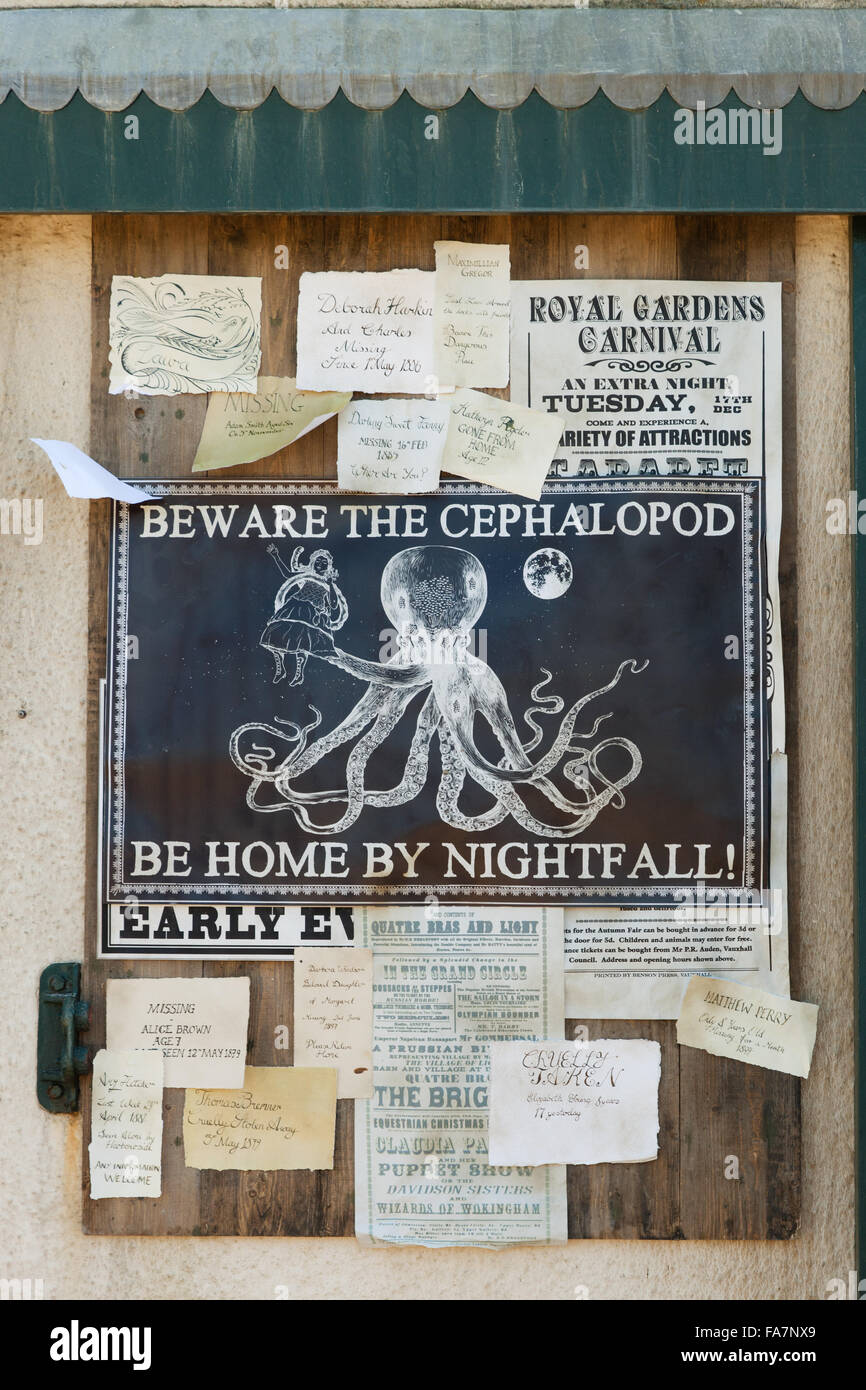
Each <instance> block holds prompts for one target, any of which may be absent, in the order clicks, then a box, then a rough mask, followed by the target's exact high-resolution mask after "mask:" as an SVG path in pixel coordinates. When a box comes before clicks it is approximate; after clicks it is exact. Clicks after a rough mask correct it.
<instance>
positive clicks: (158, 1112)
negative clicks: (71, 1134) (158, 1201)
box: [88, 1048, 162, 1200]
mask: <svg viewBox="0 0 866 1390" xmlns="http://www.w3.org/2000/svg"><path fill="white" fill-rule="evenodd" d="M90 1113H91V1129H90V1144H89V1145H88V1152H89V1155H90V1195H91V1197H93V1198H94V1200H95V1199H97V1198H100V1197H158V1196H159V1195H160V1191H161V1189H162V1053H161V1052H128V1051H121V1052H112V1051H109V1050H108V1049H106V1048H103V1049H102V1051H101V1052H97V1054H96V1056H95V1058H94V1060H93V1092H92V1103H91V1111H90Z"/></svg>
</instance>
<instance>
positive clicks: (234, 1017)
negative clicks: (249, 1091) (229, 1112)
mask: <svg viewBox="0 0 866 1390" xmlns="http://www.w3.org/2000/svg"><path fill="white" fill-rule="evenodd" d="M105 1007H106V1034H107V1038H108V1046H109V1047H110V1048H133V1047H141V1048H150V1047H158V1048H159V1049H160V1051H161V1052H162V1054H163V1056H164V1058H165V1085H166V1086H226V1087H231V1086H242V1085H243V1082H244V1066H245V1063H246V1055H247V1027H248V1024H249V1015H250V981H249V976H248V975H241V976H238V977H230V978H227V979H216V980H205V979H202V978H201V977H199V978H197V979H195V978H192V979H188V978H186V977H184V978H178V979H171V980H109V981H108V985H107V988H106V1005H105Z"/></svg>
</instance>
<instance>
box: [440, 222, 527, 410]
mask: <svg viewBox="0 0 866 1390" xmlns="http://www.w3.org/2000/svg"><path fill="white" fill-rule="evenodd" d="M433 249H434V251H435V252H436V299H435V311H434V315H433V324H434V334H435V351H436V373H437V375H438V376H439V378H440V380H442V381H450V382H451V383H452V384H453V385H454V386H487V387H501V386H507V385H508V357H509V351H510V342H509V337H510V326H511V278H510V277H511V268H510V254H509V248H508V246H484V245H475V244H474V243H472V242H466V241H437V242H434V247H433Z"/></svg>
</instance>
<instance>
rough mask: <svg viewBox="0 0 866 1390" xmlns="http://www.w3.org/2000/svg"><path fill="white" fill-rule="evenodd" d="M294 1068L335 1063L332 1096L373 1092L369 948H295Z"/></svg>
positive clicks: (360, 1096)
mask: <svg viewBox="0 0 866 1390" xmlns="http://www.w3.org/2000/svg"><path fill="white" fill-rule="evenodd" d="M294 972H295V1020H294V1028H295V1035H294V1052H293V1054H292V1057H293V1061H294V1063H295V1066H298V1067H336V1069H337V1097H338V1098H339V1099H340V1100H342V1099H349V1100H359V1099H369V1097H370V1096H372V1094H373V952H372V951H371V950H367V949H365V948H364V947H362V946H358V947H337V948H336V949H334V950H331V951H322V950H321V949H320V948H317V947H313V948H312V949H310V950H306V951H303V950H298V951H295V959H294Z"/></svg>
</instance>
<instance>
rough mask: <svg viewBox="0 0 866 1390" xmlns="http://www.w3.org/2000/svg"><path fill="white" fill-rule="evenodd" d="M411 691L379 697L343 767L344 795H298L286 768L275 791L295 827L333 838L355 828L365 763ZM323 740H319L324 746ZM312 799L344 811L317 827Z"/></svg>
mask: <svg viewBox="0 0 866 1390" xmlns="http://www.w3.org/2000/svg"><path fill="white" fill-rule="evenodd" d="M414 693H415V692H414V691H412V690H408V691H403V690H401V691H389V692H388V694H387V695H386V696H385V697H384V699H382V698H381V696H380V704H379V708H378V712H377V714H376V717H375V719H374V721H373V724H372V726H371V727H370V728H369V729H368V730H367V732H366V733H365V734H364V735H363V737H362V738H360V739H359V740H358V742H357V743H356V744H355V746H354V748H353V749H352V751H351V753H350V754H349V759H348V762H347V763H346V787H345V791H340V792H328V793H326V794H323V793H321V792H318V793H316V792H298V791H297V790H296V789H295V788H294V787H293V786H292V785H291V780H290V779H291V777H293V776H295V775H296V773H295V769H294V767H291V768H287V769H286V770H285V772H284V773H283V775H282V776H281V778H280V780H279V781H278V782H277V789H278V791H279V793H280V795H281V796H282V797H283V800H284V804H285V806H287V807H288V808H289V809H290V810H291V811H293V812H294V815H295V818H296V819H297V821H298V823H299V824H300V825H301V826H303V828H304V829H305V830H311V831H314V832H315V833H316V834H327V835H333V834H338V833H339V832H340V831H342V830H346V829H347V828H348V827H349V826H350V825H354V823H355V821H356V820H357V819H358V817H359V816H360V814H361V812H362V810H363V809H364V802H365V788H364V775H365V773H366V770H367V763H368V761H369V759H370V757H371V756H372V754H373V753H374V752H375V750H376V749H377V748H378V747H379V745H380V743H383V742H384V741H385V739H386V738H387V737H388V735H389V733H390V732H391V730H392V729H393V728H394V726H395V724H396V723H397V722H398V720H399V719H400V717H401V715H402V714H403V712H404V710H405V709H406V706H407V705H408V704H409V702H410V700H411V699H412V697H413V695H414ZM323 741H324V740H320V742H323ZM312 798H315V799H316V800H317V801H318V802H321V801H324V800H329V801H332V800H339V801H342V800H345V802H346V809H345V811H344V812H343V814H342V816H339V817H338V818H337V819H336V820H335V821H332V822H329V823H328V824H326V825H317V824H316V823H315V822H313V821H311V819H310V817H309V814H308V812H307V810H306V806H307V805H308V804H309V802H310V800H311V799H312Z"/></svg>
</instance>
